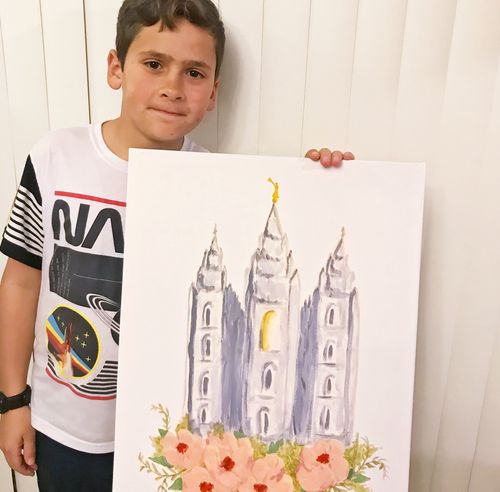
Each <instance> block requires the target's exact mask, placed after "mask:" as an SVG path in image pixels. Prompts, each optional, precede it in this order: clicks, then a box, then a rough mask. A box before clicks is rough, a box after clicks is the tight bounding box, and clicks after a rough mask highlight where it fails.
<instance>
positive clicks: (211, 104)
mask: <svg viewBox="0 0 500 492" xmlns="http://www.w3.org/2000/svg"><path fill="white" fill-rule="evenodd" d="M218 90H219V80H216V81H215V82H214V88H213V89H212V94H210V100H209V101H208V106H207V111H212V110H213V109H214V108H215V103H216V102H217V92H218Z"/></svg>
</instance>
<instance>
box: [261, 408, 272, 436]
mask: <svg viewBox="0 0 500 492" xmlns="http://www.w3.org/2000/svg"><path fill="white" fill-rule="evenodd" d="M269 423H270V415H269V408H266V407H264V408H261V409H260V410H259V434H260V435H261V436H267V435H268V434H269Z"/></svg>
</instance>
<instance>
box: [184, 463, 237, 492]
mask: <svg viewBox="0 0 500 492" xmlns="http://www.w3.org/2000/svg"><path fill="white" fill-rule="evenodd" d="M182 492H231V491H230V490H229V489H226V488H224V487H221V486H220V484H218V483H217V482H216V481H215V480H214V479H213V478H212V476H211V475H210V473H208V471H207V469H206V468H202V467H201V466H197V467H196V468H193V469H191V470H188V471H187V472H185V473H183V474H182Z"/></svg>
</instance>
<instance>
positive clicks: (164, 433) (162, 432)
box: [158, 429, 167, 437]
mask: <svg viewBox="0 0 500 492" xmlns="http://www.w3.org/2000/svg"><path fill="white" fill-rule="evenodd" d="M158 434H160V437H165V436H166V435H167V431H166V430H165V429H158Z"/></svg>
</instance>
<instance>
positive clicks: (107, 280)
mask: <svg viewBox="0 0 500 492" xmlns="http://www.w3.org/2000/svg"><path fill="white" fill-rule="evenodd" d="M181 150H183V151H192V152H206V150H205V149H203V148H202V147H200V146H199V145H197V144H195V143H194V142H192V141H191V140H190V139H189V138H187V137H186V138H185V139H184V144H183V146H182V149H181ZM127 166H128V164H127V161H124V160H122V159H120V158H119V157H117V156H116V155H115V154H113V153H112V152H111V151H110V150H109V149H108V147H107V146H106V144H105V142H104V140H103V137H102V131H101V124H94V125H89V126H87V127H82V128H71V129H65V130H58V131H55V132H53V133H51V134H49V135H47V136H46V137H44V138H42V139H41V140H40V141H39V142H38V143H37V144H36V145H35V147H34V148H33V150H32V152H31V153H30V155H29V156H28V159H27V162H26V166H25V170H24V173H23V177H22V179H21V184H20V186H19V189H18V192H17V195H16V199H15V202H14V205H13V208H12V212H11V216H10V218H9V222H8V224H7V227H6V228H5V231H4V234H3V239H2V242H1V244H0V250H1V251H2V252H3V253H5V254H6V255H7V256H10V257H11V258H14V259H16V260H18V261H20V262H23V263H25V264H27V265H29V266H32V267H34V268H38V269H41V271H42V283H41V290H40V298H39V303H38V311H37V318H36V326H35V345H34V364H33V373H32V403H31V408H32V424H33V427H34V428H35V429H37V430H39V431H40V432H42V433H44V434H46V435H47V436H49V437H50V438H52V439H54V440H56V441H58V442H60V443H62V444H64V445H66V446H69V447H71V448H74V449H77V450H80V451H85V452H89V453H106V452H110V451H112V450H113V445H114V419H115V402H116V379H117V371H118V344H119V337H120V303H121V286H122V268H123V246H124V244H123V243H124V225H125V211H126V194H127ZM12 329H15V322H13V323H12Z"/></svg>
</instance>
